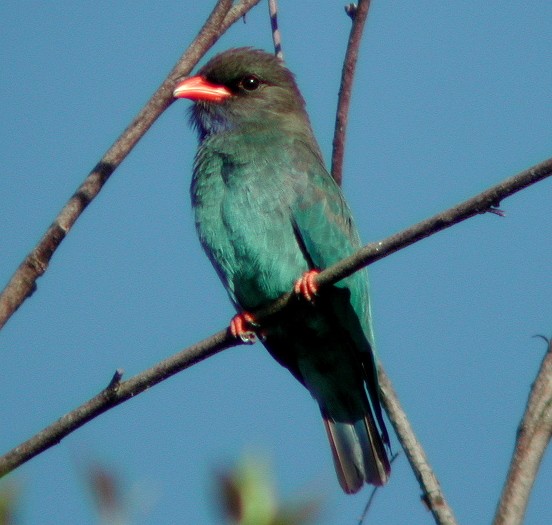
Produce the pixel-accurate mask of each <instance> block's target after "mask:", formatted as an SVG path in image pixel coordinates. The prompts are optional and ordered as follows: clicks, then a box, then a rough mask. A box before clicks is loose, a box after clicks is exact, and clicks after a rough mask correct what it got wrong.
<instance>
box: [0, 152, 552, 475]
mask: <svg viewBox="0 0 552 525" xmlns="http://www.w3.org/2000/svg"><path fill="white" fill-rule="evenodd" d="M550 175H552V159H548V160H547V161H545V162H542V163H541V164H538V165H536V166H534V167H532V168H529V169H528V170H525V171H523V172H521V173H520V174H518V175H515V176H513V177H510V178H508V179H506V180H505V181H503V182H501V183H500V184H497V185H496V186H493V187H492V188H490V189H488V190H486V191H484V192H483V193H480V194H479V195H476V196H475V197H473V198H471V199H469V200H467V201H465V202H463V203H461V204H459V205H458V206H454V207H453V208H450V209H448V210H446V211H444V212H442V213H439V214H438V215H435V216H434V217H431V218H430V219H427V220H425V221H423V222H421V223H418V224H416V225H414V226H412V227H410V228H408V229H406V230H403V231H402V232H399V233H396V234H395V235H392V236H391V237H388V238H387V239H384V240H382V241H379V242H375V243H371V244H368V245H367V246H365V247H364V248H362V249H360V250H359V251H358V252H357V253H355V254H354V255H352V256H351V257H349V258H347V259H345V260H343V261H341V262H339V263H337V264H335V265H333V266H332V267H330V268H328V269H326V270H324V271H323V272H321V273H320V274H318V276H317V278H316V283H317V284H318V286H320V287H322V286H328V285H330V284H333V283H335V282H337V281H339V280H341V279H343V278H345V277H347V276H348V275H351V274H352V273H354V272H355V271H357V270H359V269H360V268H362V267H363V266H367V265H368V264H371V263H373V262H375V261H378V260H380V259H382V258H383V257H386V256H387V255H390V254H391V253H394V252H396V251H398V250H399V249H401V248H405V247H406V246H409V245H411V244H412V243H414V242H416V241H418V240H420V239H423V238H425V237H428V236H429V235H432V234H434V233H437V232H438V231H441V230H443V229H445V228H448V227H450V226H452V225H453V224H456V223H458V222H461V221H463V220H465V219H467V218H469V217H473V216H474V215H476V214H478V213H484V212H486V211H487V210H488V209H489V208H491V207H494V206H496V205H497V204H498V202H499V201H500V200H502V199H504V198H506V197H508V196H509V195H512V194H513V193H515V192H517V191H520V190H522V189H523V188H525V187H527V186H529V185H531V184H534V183H536V182H538V181H539V180H542V179H544V178H545V177H548V176H550ZM290 297H291V294H290V293H289V294H286V295H285V296H284V297H283V298H281V299H279V300H277V301H275V302H274V303H273V304H272V305H271V306H269V307H267V308H265V309H263V310H262V311H259V312H255V316H256V317H257V319H259V320H262V319H264V318H266V317H267V316H269V315H272V314H274V313H276V312H277V311H280V310H281V309H282V308H284V307H285V305H286V304H287V302H288V301H289V298H290ZM237 344H239V342H238V341H237V340H235V339H233V338H231V337H230V336H229V335H228V329H226V330H222V331H220V332H218V333H217V334H215V335H213V336H211V337H209V338H208V339H205V340H203V341H201V342H199V343H197V344H195V345H193V346H192V347H190V348H188V349H185V350H182V351H181V352H179V353H178V354H175V355H174V356H172V357H169V358H168V359H166V360H164V361H162V362H160V363H159V364H157V365H155V366H154V367H152V368H150V369H148V370H146V371H145V372H142V373H140V374H137V375H136V376H134V377H132V378H131V379H129V380H128V381H123V382H120V383H119V384H118V386H117V388H116V389H106V390H104V391H102V392H101V393H100V394H98V395H97V396H96V397H94V398H93V399H91V400H90V401H88V402H87V403H85V404H83V405H81V406H80V407H79V408H77V409H75V410H73V411H72V412H70V413H69V414H67V415H65V416H63V417H62V418H61V419H60V420H58V421H56V422H55V423H53V424H52V425H50V426H49V427H47V428H46V429H44V430H43V431H41V432H40V433H38V434H37V435H35V436H34V437H32V438H31V439H29V440H28V441H26V442H25V443H23V444H21V445H19V446H17V447H16V448H14V449H13V450H11V451H10V452H8V453H7V454H6V455H4V456H2V457H0V477H1V476H3V475H4V474H7V473H8V472H10V471H12V470H13V469H15V468H17V467H18V466H19V465H21V464H23V463H25V462H26V461H28V460H29V459H31V458H32V457H34V456H36V455H37V454H39V453H40V452H42V451H44V450H46V449H48V448H50V447H52V446H53V445H56V444H57V443H59V442H60V440H61V439H62V438H64V437H65V436H67V435H68V434H70V433H71V432H73V431H74V430H76V429H77V428H79V427H81V426H82V425H84V424H85V423H86V422H88V421H90V420H91V419H93V418H95V417H96V416H98V415H100V414H102V413H103V412H105V411H106V410H108V409H110V408H112V407H114V406H116V405H118V404H120V403H122V402H123V401H126V400H127V399H129V398H131V397H133V396H136V395H137V394H139V393H141V392H143V391H144V390H146V389H148V388H150V387H152V386H153V385H155V384H157V383H159V382H161V381H163V380H164V379H166V378H168V377H170V376H171V375H173V374H175V373H177V372H179V371H180V370H184V369H185V368H188V367H189V366H192V365H193V364H195V363H197V362H199V361H202V360H203V359H206V358H207V357H210V356H212V355H214V354H216V353H218V352H220V351H221V350H224V349H225V348H229V347H231V346H236V345H237Z"/></svg>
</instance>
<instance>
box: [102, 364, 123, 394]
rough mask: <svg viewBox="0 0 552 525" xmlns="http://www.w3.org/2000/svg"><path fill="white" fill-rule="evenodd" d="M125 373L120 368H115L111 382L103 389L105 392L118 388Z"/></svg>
mask: <svg viewBox="0 0 552 525" xmlns="http://www.w3.org/2000/svg"><path fill="white" fill-rule="evenodd" d="M124 373H125V371H124V370H123V369H122V368H117V370H115V373H114V374H113V377H112V378H111V381H110V382H109V385H107V387H106V388H105V389H106V390H107V391H110V392H111V391H114V390H117V389H118V388H119V385H120V384H121V379H122V377H123V374H124Z"/></svg>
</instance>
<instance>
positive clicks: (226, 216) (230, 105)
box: [173, 47, 391, 494]
mask: <svg viewBox="0 0 552 525" xmlns="http://www.w3.org/2000/svg"><path fill="white" fill-rule="evenodd" d="M173 96H174V97H175V98H184V99H189V100H191V101H192V102H193V104H192V105H191V107H190V109H189V112H190V113H189V116H190V122H191V125H192V127H193V128H195V130H196V131H197V134H198V138H199V145H198V150H197V153H196V156H195V160H194V165H193V175H192V182H191V189H190V192H191V199H192V208H193V211H194V217H195V225H196V229H197V233H198V236H199V240H200V243H201V245H202V247H203V249H204V251H205V253H206V254H207V256H208V258H209V259H210V261H211V263H212V264H213V266H214V268H215V270H216V272H217V274H218V276H219V278H220V280H221V281H222V283H223V285H224V287H225V288H226V291H227V292H228V295H229V297H230V300H231V301H232V303H233V305H234V306H235V308H236V311H237V313H236V316H235V317H234V318H233V319H232V321H231V323H230V331H231V332H232V335H233V336H234V337H236V338H241V339H242V340H243V341H244V342H246V343H252V342H254V341H255V339H256V336H258V338H259V339H260V340H261V342H262V343H263V345H264V346H265V347H266V349H267V350H268V352H269V353H270V354H271V355H272V356H273V357H274V358H275V360H276V361H277V362H278V363H280V364H281V365H283V366H284V367H286V368H287V369H288V370H289V371H290V372H291V374H292V375H293V376H294V377H295V378H296V379H297V380H298V381H299V382H300V383H301V384H302V385H304V386H305V387H306V388H307V389H308V390H309V391H310V393H311V395H312V397H313V398H314V399H315V401H316V402H317V403H318V406H319V408H320V412H321V415H322V419H323V422H324V426H325V429H326V433H327V436H328V439H329V443H330V448H331V452H332V456H333V462H334V466H335V470H336V473H337V478H338V480H339V483H340V485H341V487H342V489H343V491H344V492H345V493H347V494H352V493H356V492H358V491H359V490H360V489H361V488H362V487H363V485H364V484H365V483H368V484H373V485H376V486H380V485H384V484H385V483H386V482H387V481H388V478H389V475H390V470H391V468H390V463H389V459H388V456H387V451H386V448H387V449H389V448H390V445H389V435H388V432H387V430H386V427H385V422H384V420H383V416H382V409H381V404H380V391H379V385H378V372H377V357H376V354H375V341H374V331H373V326H372V315H371V306H370V299H369V285H368V279H367V273H366V270H365V269H364V270H361V271H359V272H356V273H354V274H353V275H351V276H349V277H347V278H345V279H343V280H341V281H339V282H338V283H336V284H334V285H332V286H328V287H321V288H320V289H319V288H318V285H317V284H316V275H317V274H318V273H319V272H320V271H321V270H323V269H324V268H327V267H328V266H331V265H332V264H334V263H336V262H338V261H339V260H341V259H343V258H345V257H347V256H348V255H351V254H352V253H354V252H355V251H356V250H357V249H358V248H359V247H360V246H361V244H360V238H359V235H358V232H357V230H356V227H355V225H354V222H353V218H352V215H351V211H350V209H349V207H348V205H347V203H346V202H345V199H344V196H343V194H342V192H341V189H340V187H339V186H338V184H337V183H336V182H335V181H334V179H333V178H332V176H331V175H330V174H329V172H328V171H327V170H326V168H325V166H324V160H323V157H322V153H321V150H320V147H319V146H318V143H317V141H316V139H315V137H314V134H313V131H312V128H311V124H310V121H309V117H308V115H307V112H306V106H305V101H304V99H303V97H302V95H301V93H300V91H299V88H298V87H297V84H296V81H295V77H294V75H293V74H292V73H291V72H290V71H289V70H288V69H287V68H286V67H285V66H284V64H283V63H282V61H281V60H280V59H278V58H277V57H276V56H274V55H272V54H270V53H267V52H265V51H262V50H259V49H254V48H250V47H244V48H234V49H230V50H227V51H224V52H222V53H220V54H218V55H216V56H214V57H213V58H212V59H211V60H209V61H208V62H207V63H206V64H205V65H204V66H203V67H202V68H201V69H200V70H199V71H198V73H197V74H196V75H194V76H191V77H187V78H184V79H179V80H178V81H176V85H175V88H174V93H173ZM289 291H293V292H294V297H293V298H294V300H292V301H290V302H289V304H288V307H287V308H285V309H283V311H282V312H280V313H278V314H276V315H274V316H273V317H272V318H271V319H270V320H269V321H267V322H266V323H265V322H261V323H259V321H258V320H257V319H256V318H255V313H254V312H255V310H258V309H260V308H262V307H264V306H266V305H268V304H270V303H271V302H272V301H274V300H276V299H278V298H279V297H280V296H282V295H283V294H285V293H286V292H289Z"/></svg>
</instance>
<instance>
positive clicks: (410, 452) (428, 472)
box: [378, 365, 456, 525]
mask: <svg viewBox="0 0 552 525" xmlns="http://www.w3.org/2000/svg"><path fill="white" fill-rule="evenodd" d="M378 373H379V383H380V390H381V400H382V404H383V407H384V408H385V411H386V412H387V416H388V417H389V421H391V424H392V425H393V428H394V429H395V432H396V433H397V437H398V438H399V441H400V442H401V446H402V448H403V450H404V452H405V454H406V457H407V458H408V462H409V463H410V466H411V467H412V470H413V471H414V475H415V476H416V479H417V480H418V483H419V484H420V488H421V489H422V493H423V498H422V499H423V501H424V503H425V504H426V505H427V507H428V508H429V510H431V513H432V514H433V518H434V519H435V523H438V524H439V525H456V519H455V517H454V514H453V512H452V509H451V508H450V507H449V505H448V503H447V500H446V499H445V496H444V494H443V492H442V490H441V486H440V485H439V481H438V480H437V477H436V476H435V474H434V473H433V470H432V469H431V465H430V464H429V461H428V459H427V456H426V454H425V452H424V449H423V448H422V445H421V444H420V442H419V441H418V439H417V438H416V435H415V434H414V431H413V430H412V427H411V426H410V422H409V421H408V418H407V417H406V413H405V412H404V410H403V409H402V406H401V404H400V402H399V399H398V397H397V394H396V392H395V390H394V389H393V385H392V384H391V380H390V379H389V377H388V376H387V374H386V373H385V370H384V369H383V367H381V365H380V367H379V372H378Z"/></svg>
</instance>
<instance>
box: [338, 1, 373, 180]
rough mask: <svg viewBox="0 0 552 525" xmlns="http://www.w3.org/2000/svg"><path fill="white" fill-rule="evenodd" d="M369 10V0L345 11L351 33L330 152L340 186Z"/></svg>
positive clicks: (352, 5) (346, 8)
mask: <svg viewBox="0 0 552 525" xmlns="http://www.w3.org/2000/svg"><path fill="white" fill-rule="evenodd" d="M369 9H370V0H360V1H359V2H358V6H355V4H350V5H348V6H347V7H345V11H346V12H347V14H348V15H349V16H350V17H351V18H352V20H353V24H352V26H351V33H350V34H349V42H348V43H347V51H346V53H345V60H344V62H343V71H342V73H341V85H340V87H339V98H338V102H337V113H336V117H335V130H334V138H333V150H332V170H331V173H332V177H333V178H334V179H335V181H336V182H337V183H338V184H339V185H340V186H341V181H342V180H343V159H344V156H345V136H346V132H347V121H348V115H349V107H350V105H351V94H352V91H353V79H354V76H355V69H356V63H357V59H358V49H359V47H360V41H361V39H362V32H363V31H364V24H365V22H366V17H367V16H368V10H369Z"/></svg>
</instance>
